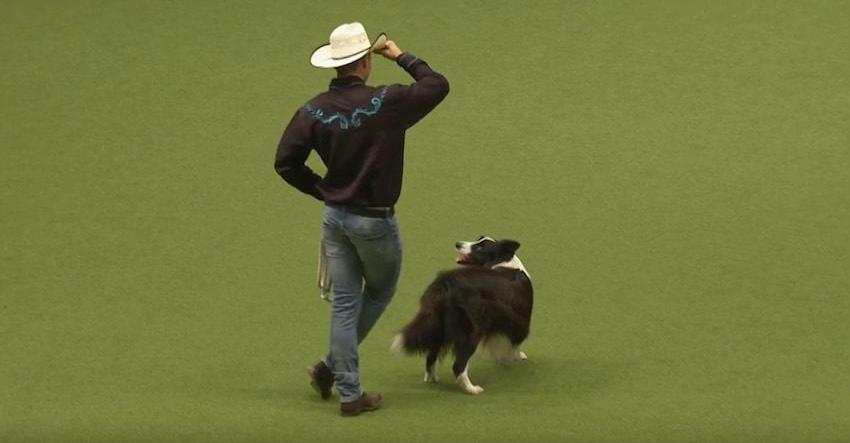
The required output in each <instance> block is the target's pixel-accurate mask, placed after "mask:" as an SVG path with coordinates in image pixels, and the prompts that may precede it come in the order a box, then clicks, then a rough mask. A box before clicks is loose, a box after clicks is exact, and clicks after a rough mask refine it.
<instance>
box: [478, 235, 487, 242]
mask: <svg viewBox="0 0 850 443" xmlns="http://www.w3.org/2000/svg"><path fill="white" fill-rule="evenodd" d="M485 238H487V236H486V235H479V236H478V241H481V240H484V239H485Z"/></svg>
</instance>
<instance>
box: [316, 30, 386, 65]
mask: <svg viewBox="0 0 850 443" xmlns="http://www.w3.org/2000/svg"><path fill="white" fill-rule="evenodd" d="M328 40H329V42H330V43H329V44H327V45H322V46H319V47H318V48H316V50H315V51H313V55H311V56H310V64H312V65H313V66H315V67H317V68H337V67H340V66H345V65H347V64H349V63H351V62H353V61H356V60H358V59H360V58H363V57H364V56H365V55H366V54H368V53H369V52H371V51H376V50H379V49H383V48H384V46H386V45H387V35H386V34H384V33H383V32H382V33H381V35H379V36H378V38H376V39H375V41H374V42H371V43H370V42H369V36H367V35H366V29H365V28H364V27H363V25H362V24H361V23H359V22H354V23H345V24H342V25H339V26H337V27H336V29H334V30H333V32H331V37H330V39H328Z"/></svg>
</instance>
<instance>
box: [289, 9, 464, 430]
mask: <svg viewBox="0 0 850 443" xmlns="http://www.w3.org/2000/svg"><path fill="white" fill-rule="evenodd" d="M329 40H330V42H329V44H327V45H324V46H322V47H320V48H318V49H316V50H315V51H314V52H313V54H312V56H311V57H310V62H311V64H313V66H316V67H321V68H336V73H337V76H336V78H335V79H333V80H332V81H331V83H330V87H329V89H328V91H327V92H323V93H321V94H319V95H317V96H316V97H314V98H313V99H311V100H310V101H308V102H307V104H305V105H304V106H303V107H301V108H300V109H299V110H298V111H296V112H295V116H293V117H292V120H291V121H290V122H289V125H288V126H287V127H286V130H285V131H284V133H283V137H282V138H281V140H280V144H279V145H278V149H277V157H276V159H275V170H276V171H277V172H278V174H280V176H281V177H283V179H284V180H286V182H287V183H289V184H290V185H292V186H294V187H295V188H297V189H298V190H299V191H301V192H303V193H305V194H309V195H311V196H313V197H315V198H317V199H319V200H322V201H324V202H325V207H324V213H323V226H322V244H323V247H324V250H325V254H326V256H327V260H328V262H327V266H328V273H329V274H330V279H331V282H332V293H333V305H332V308H331V312H332V313H331V327H330V352H329V353H328V355H327V356H326V357H325V358H324V359H323V360H321V361H319V362H318V363H316V364H315V365H314V366H313V367H311V368H308V372H309V374H310V377H311V381H312V382H311V384H312V385H313V387H314V388H315V389H316V390H317V391H318V392H319V393H320V394H321V396H322V398H324V399H327V398H330V395H331V387H332V386H333V383H334V381H335V382H336V385H337V390H338V391H339V397H340V411H341V413H342V415H344V416H351V415H358V414H360V413H361V412H364V411H371V410H375V409H378V408H379V407H380V406H381V395H380V394H379V393H374V392H373V393H365V392H363V390H362V389H361V386H360V376H359V370H358V368H359V364H358V363H359V362H358V353H357V345H358V344H359V343H360V342H361V341H363V339H364V338H366V336H367V335H368V333H369V331H370V330H371V329H372V327H373V326H374V325H375V322H376V321H377V320H378V318H379V317H380V316H381V314H382V313H383V312H384V309H385V308H386V307H387V305H388V304H389V302H390V300H391V299H392V296H393V294H394V293H395V289H396V283H397V281H398V277H399V272H400V270H401V255H402V254H401V240H400V238H399V233H398V226H397V224H396V219H395V215H394V213H395V211H394V208H393V206H394V205H395V203H396V201H397V200H398V198H399V195H400V193H401V182H402V164H403V154H404V136H405V131H406V130H407V129H408V128H410V127H411V126H413V125H414V124H415V123H416V122H418V121H419V120H420V119H422V118H423V117H424V116H425V115H426V114H428V112H430V111H431V110H432V109H434V107H435V106H437V104H439V103H440V102H441V101H442V100H443V98H444V97H445V96H446V94H448V92H449V84H448V82H447V81H446V79H445V78H444V77H443V76H442V75H440V74H438V73H436V72H434V71H433V70H432V69H431V68H430V67H429V66H428V65H427V64H426V63H425V62H424V61H422V60H421V59H418V58H416V57H415V56H413V55H411V54H409V53H404V52H402V51H401V49H399V47H398V46H397V45H396V44H395V43H394V42H393V41H391V40H388V39H387V37H386V35H384V34H381V35H380V36H379V37H378V38H377V39H376V40H375V41H374V42H371V41H370V40H369V38H368V36H367V34H366V30H365V29H364V28H363V25H361V24H360V23H350V24H344V25H341V26H339V27H337V28H336V29H334V31H333V32H332V33H331V35H330V39H329ZM372 52H376V53H379V54H381V55H383V56H384V57H386V58H387V59H389V60H393V61H395V62H396V63H397V64H398V65H399V66H400V67H402V68H403V69H404V70H405V71H407V72H408V73H409V74H410V75H411V76H412V77H413V78H414V79H415V80H416V81H415V82H414V83H413V84H411V85H406V86H403V85H389V86H379V87H372V86H367V85H366V84H365V83H366V81H367V80H368V78H369V74H370V72H371V71H372V58H371V53H372ZM312 149H315V150H316V151H317V152H318V154H319V157H321V159H322V161H323V162H324V164H325V166H326V167H327V172H326V174H325V176H324V177H319V176H318V175H317V174H316V173H314V172H313V171H312V170H310V168H309V167H307V166H306V165H305V164H304V162H305V161H306V159H307V157H308V155H309V154H310V151H311V150H312Z"/></svg>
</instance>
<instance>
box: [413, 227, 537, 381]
mask: <svg viewBox="0 0 850 443" xmlns="http://www.w3.org/2000/svg"><path fill="white" fill-rule="evenodd" d="M466 245H467V246H469V250H468V251H467V253H465V254H462V255H461V256H460V257H459V258H458V260H457V262H458V263H459V264H461V265H462V266H461V267H458V268H456V269H452V270H450V271H445V272H441V273H440V274H438V275H437V278H436V279H435V280H434V281H433V282H432V283H431V284H430V285H429V286H428V288H427V289H426V290H425V293H424V294H423V295H422V298H421V300H420V308H419V312H418V313H417V314H416V316H415V317H414V318H413V320H412V321H411V322H410V323H409V324H407V326H405V327H404V328H403V329H402V331H401V334H400V336H401V341H400V343H398V344H399V345H401V348H402V349H403V350H404V351H407V352H409V353H421V354H427V356H426V361H425V366H426V371H427V372H428V373H433V366H434V363H435V362H436V360H437V358H438V357H439V356H440V355H441V354H442V353H444V352H446V351H448V350H449V349H451V350H452V351H453V353H454V356H455V362H454V365H453V366H452V370H453V372H454V375H455V377H458V376H459V375H461V373H463V372H464V371H465V369H466V367H467V364H468V362H469V359H470V357H472V355H473V353H474V352H475V350H476V349H477V347H478V345H479V343H482V342H486V341H487V339H488V338H491V337H493V336H495V335H498V334H501V335H503V336H505V337H507V339H508V340H509V341H510V343H511V345H513V348H514V350H515V352H518V350H517V346H519V344H520V343H522V342H523V341H524V340H525V339H526V338H527V337H528V333H529V326H530V323H531V308H532V304H533V289H532V285H531V280H530V278H529V277H528V275H527V274H526V272H525V270H524V269H516V268H509V267H494V266H496V265H499V264H503V263H506V262H510V261H511V260H512V259H513V258H514V254H515V252H516V250H517V248H519V246H520V245H519V243H517V242H515V241H513V240H502V241H495V240H492V239H490V238H487V237H482V238H481V239H479V241H478V242H475V243H467V244H466ZM456 246H457V248H458V250H459V251H460V250H461V249H462V246H463V244H462V243H458V244H457V245H456ZM521 267H522V266H521V265H520V268H521ZM397 340H398V339H397Z"/></svg>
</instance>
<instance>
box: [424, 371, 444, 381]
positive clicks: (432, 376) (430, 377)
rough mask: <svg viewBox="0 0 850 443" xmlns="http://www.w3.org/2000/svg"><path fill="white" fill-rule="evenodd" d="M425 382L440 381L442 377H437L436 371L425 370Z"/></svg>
mask: <svg viewBox="0 0 850 443" xmlns="http://www.w3.org/2000/svg"><path fill="white" fill-rule="evenodd" d="M423 381H424V382H425V383H439V382H440V377H437V374H436V373H435V372H427V371H426V372H425V379H424V380H423Z"/></svg>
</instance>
